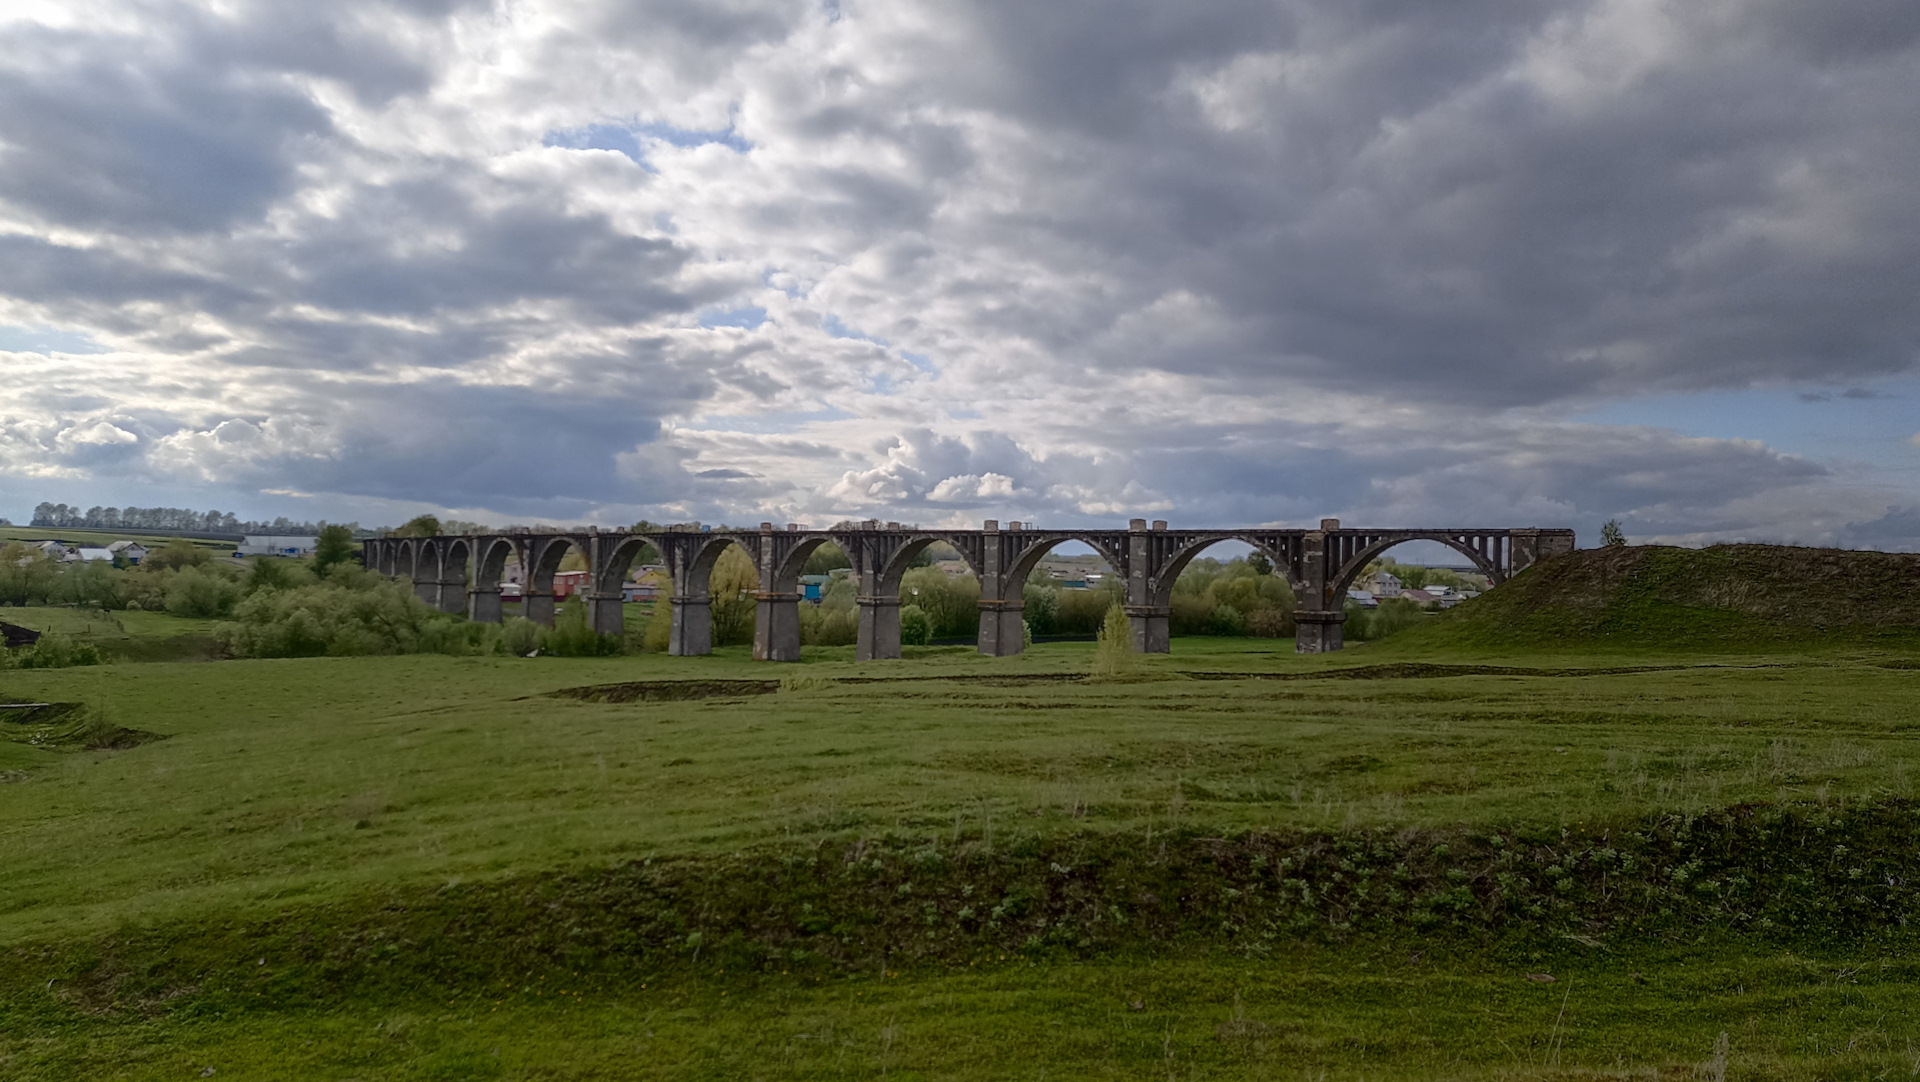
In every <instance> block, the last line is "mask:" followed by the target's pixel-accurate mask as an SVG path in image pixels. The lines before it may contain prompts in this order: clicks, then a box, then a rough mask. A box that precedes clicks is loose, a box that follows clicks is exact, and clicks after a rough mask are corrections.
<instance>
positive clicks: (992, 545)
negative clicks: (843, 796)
mask: <svg viewBox="0 0 1920 1082" xmlns="http://www.w3.org/2000/svg"><path fill="white" fill-rule="evenodd" d="M829 541H831V542H833V543H834V544H837V545H839V546H840V548H841V549H842V550H844V551H845V552H846V554H847V558H848V559H849V560H850V561H851V562H852V564H853V571H852V574H853V578H854V583H855V586H856V587H857V588H858V591H859V598H858V604H859V607H860V634H859V647H858V651H857V656H858V657H859V658H860V659H861V660H863V661H870V660H880V659H885V658H897V657H899V656H900V581H901V578H902V577H903V576H904V575H905V574H906V571H907V568H908V567H910V566H911V565H912V563H913V559H914V557H916V556H918V555H919V554H920V552H921V551H922V550H924V549H925V548H926V547H927V546H929V545H932V544H934V543H936V542H941V543H945V544H947V545H950V546H952V547H953V548H954V549H955V550H956V551H958V552H959V553H960V557H961V559H963V560H965V561H966V563H967V565H968V566H969V567H971V568H972V569H973V572H974V574H975V575H977V576H979V579H980V633H979V649H980V652H981V653H983V654H989V655H994V656H1009V655H1013V654H1018V653H1020V652H1021V650H1022V649H1024V638H1025V635H1024V622H1025V621H1024V616H1023V611H1022V610H1023V609H1024V607H1025V603H1024V601H1023V600H1022V598H1023V597H1024V595H1025V591H1026V584H1027V578H1028V576H1029V575H1030V574H1031V573H1032V572H1033V569H1034V568H1035V567H1037V566H1039V563H1040V561H1041V559H1042V558H1044V557H1045V556H1046V554H1047V553H1048V552H1051V551H1052V550H1053V549H1054V548H1055V547H1056V546H1058V545H1060V544H1063V543H1065V542H1068V541H1079V542H1082V543H1084V544H1086V545H1089V546H1091V547H1092V548H1093V549H1094V550H1095V551H1097V552H1098V553H1099V554H1100V556H1101V558H1102V559H1103V560H1105V561H1106V562H1107V564H1108V566H1110V567H1111V568H1113V570H1114V572H1115V573H1116V574H1117V575H1119V576H1120V578H1121V579H1122V581H1123V582H1124V583H1125V584H1126V586H1125V601H1124V605H1123V611H1125V613H1126V614H1127V618H1128V620H1129V621H1130V622H1131V623H1132V625H1133V641H1134V646H1135V647H1136V648H1137V649H1139V650H1140V651H1142V652H1144V653H1152V654H1164V653H1166V652H1167V651H1168V650H1169V649H1171V646H1172V641H1171V635H1170V628H1169V616H1170V614H1171V612H1172V599H1173V584H1174V582H1175V581H1176V580H1177V579H1178V578H1179V577H1180V572H1181V571H1183V570H1185V569H1186V566H1187V564H1188V563H1189V562H1191V561H1192V560H1193V558H1194V557H1196V556H1198V555H1199V554H1200V553H1201V552H1202V551H1203V550H1205V549H1206V548H1208V547H1210V546H1212V545H1214V544H1216V543H1218V542H1221V541H1239V542H1242V543H1244V544H1247V545H1250V546H1252V547H1253V548H1254V549H1255V550H1257V551H1259V552H1261V553H1263V554H1265V555H1266V557H1267V559H1268V560H1270V561H1272V563H1273V567H1274V572H1275V573H1276V574H1282V575H1285V576H1286V579H1287V582H1288V584H1289V585H1291V586H1292V588H1293V593H1294V597H1295V598H1296V600H1297V602H1298V604H1299V606H1300V607H1299V609H1298V610H1297V611H1296V612H1295V613H1294V621H1295V625H1296V627H1297V628H1298V634H1297V636H1296V638H1295V649H1297V650H1298V651H1300V652H1301V653H1309V654H1310V653H1322V652H1325V651H1329V650H1338V649H1340V648H1341V646H1342V627H1341V625H1342V624H1343V623H1344V622H1345V620H1346V616H1345V614H1344V612H1343V611H1342V610H1343V609H1344V607H1345V601H1346V594H1347V590H1348V588H1349V587H1351V586H1352V584H1353V581H1354V579H1355V578H1357V577H1358V575H1359V574H1360V572H1361V570H1362V569H1363V568H1365V567H1366V565H1367V564H1368V563H1370V562H1371V561H1372V560H1373V559H1374V558H1375V557H1377V556H1379V555H1380V554H1381V553H1383V552H1385V551H1387V550H1388V549H1390V548H1392V547H1394V546H1395V545H1400V544H1404V543H1406V542H1408V541H1434V542H1438V543H1440V544H1443V545H1446V546H1448V547H1449V548H1452V549H1453V550H1455V551H1457V552H1459V553H1461V554H1462V555H1464V556H1466V557H1467V558H1468V559H1469V560H1470V561H1472V562H1473V564H1474V566H1476V567H1478V568H1479V569H1480V570H1481V572H1482V573H1484V574H1485V575H1486V576H1487V577H1488V578H1489V579H1490V580H1492V582H1493V583H1494V584H1495V585H1498V584H1499V583H1502V582H1505V581H1506V580H1507V578H1509V577H1510V576H1512V575H1514V574H1517V573H1518V572H1520V571H1523V570H1525V569H1526V568H1528V567H1530V566H1532V565H1533V564H1535V563H1537V562H1539V561H1540V560H1543V559H1546V558H1547V557H1549V556H1554V555H1558V554H1560V553H1563V552H1571V551H1572V550H1573V547H1574V535H1573V531H1572V530H1562V529H1540V528H1527V529H1400V530H1356V529H1344V528H1342V527H1341V525H1340V523H1339V521H1338V520H1337V519H1322V520H1321V522H1320V525H1319V528H1318V529H1312V530H1305V529H1280V528H1276V527H1264V526H1263V527H1250V528H1246V529H1226V530H1174V529H1169V528H1168V526H1167V524H1166V523H1165V522H1161V521H1156V522H1153V523H1148V522H1147V520H1145V519H1134V520H1133V521H1132V522H1130V523H1129V524H1128V527H1127V528H1126V529H1124V530H1043V529H1039V528H1037V527H1035V526H1033V525H1032V524H1030V523H1021V522H1010V523H1008V524H1007V525H1006V527H1005V528H1002V527H1001V525H1000V523H998V522H997V521H991V520H990V521H988V522H987V523H986V524H985V525H984V526H983V527H982V528H981V529H978V530H922V529H920V528H918V527H912V526H903V525H901V524H899V523H897V522H889V523H880V522H873V521H870V522H865V523H859V524H856V525H853V526H851V527H845V528H835V529H831V530H808V529H804V528H802V527H800V526H796V525H789V526H788V527H787V528H786V529H784V530H776V529H774V528H773V524H772V523H764V522H763V523H761V524H760V528H759V529H758V530H711V529H707V528H704V527H700V526H697V525H695V526H682V527H675V528H671V529H667V530H662V531H659V532H656V533H646V534H640V533H632V532H629V531H624V530H623V531H605V532H603V531H601V530H598V529H593V528H589V529H586V530H584V531H541V532H533V531H520V532H515V533H502V534H486V535H476V536H463V537H421V538H393V537H383V538H374V539H371V540H368V541H366V542H364V551H363V555H364V558H365V561H366V566H368V567H370V568H374V569H376V570H378V571H380V572H382V573H383V574H388V575H392V576H395V577H398V578H406V579H410V580H411V581H412V582H413V584H414V589H415V591H416V592H417V593H418V595H419V596H420V598H421V600H423V601H426V602H427V603H428V604H430V605H434V606H435V607H437V608H440V609H442V610H443V611H446V612H465V613H467V614H468V615H469V616H470V617H471V618H472V619H475V620H485V621H495V622H497V621H498V620H499V619H500V618H501V601H500V582H501V578H502V576H503V574H504V569H505V567H506V562H507V559H508V557H509V556H511V557H514V558H515V559H516V560H517V561H518V562H519V564H520V566H521V567H522V568H524V569H526V581H525V582H524V583H523V584H522V598H523V601H522V611H523V612H524V613H525V614H526V617H527V618H528V619H530V620H535V621H538V622H540V623H545V624H552V623H553V618H554V596H553V576H554V575H555V573H556V572H558V570H559V568H560V563H561V561H562V560H563V559H565V558H566V555H567V554H568V553H569V552H578V553H579V554H581V556H582V557H583V558H584V559H585V561H586V565H587V568H588V572H589V573H588V576H587V577H588V582H589V586H588V589H587V590H586V591H585V592H586V598H587V606H588V618H589V620H590V621H591V623H592V626H593V628H594V630H596V631H598V632H600V633H601V634H603V635H620V634H623V633H624V631H625V620H624V610H623V609H622V607H621V601H620V597H621V586H622V584H623V583H624V582H625V581H626V577H627V573H628V572H629V571H630V570H631V569H632V567H633V565H634V564H635V563H636V562H637V561H638V559H639V557H640V556H641V554H642V553H643V552H645V551H647V550H648V549H651V550H652V551H653V552H654V553H656V554H657V556H658V559H659V561H660V562H662V563H664V564H665V565H666V567H667V570H668V573H669V574H670V575H671V576H672V579H673V589H672V592H671V594H670V595H669V597H668V598H667V602H668V604H669V605H670V606H671V607H672V634H671V635H670V636H669V644H668V652H669V653H672V654H675V655H683V656H684V655H691V654H705V653H709V652H711V651H712V649H713V611H712V601H713V599H712V596H711V594H710V592H709V581H710V576H711V574H712V572H713V565H714V564H715V563H716V562H717V561H718V560H719V558H720V555H721V553H722V552H724V551H725V549H726V547H727V546H728V545H739V546H740V547H741V549H742V550H744V551H745V552H746V554H747V555H748V557H750V558H751V559H752V560H753V563H754V566H755V568H756V569H757V570H758V577H759V590H758V591H757V592H756V593H755V595H754V599H755V617H754V639H753V656H754V657H756V658H758V659H761V660H764V661H798V660H799V658H800V612H799V605H800V593H799V580H800V570H801V568H803V567H804V566H805V565H806V561H807V557H808V556H810V555H812V553H813V550H814V549H816V548H818V547H820V546H821V545H822V544H825V543H827V542H829ZM469 568H471V569H472V570H471V573H470V572H469Z"/></svg>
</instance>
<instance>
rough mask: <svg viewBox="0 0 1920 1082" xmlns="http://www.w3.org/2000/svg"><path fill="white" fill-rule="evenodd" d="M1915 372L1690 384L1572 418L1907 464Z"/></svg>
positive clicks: (1917, 385)
mask: <svg viewBox="0 0 1920 1082" xmlns="http://www.w3.org/2000/svg"><path fill="white" fill-rule="evenodd" d="M1916 404H1920V377H1917V376H1901V377H1894V378H1889V379H1880V380H1872V381H1866V382H1860V383H1853V384H1847V385H1844V386H1834V387H1821V386H1805V385H1801V386H1796V387H1763V388H1744V389H1737V390H1723V391H1695V392H1691V393H1685V394H1670V395H1657V396H1654V397H1651V398H1641V399H1629V400H1626V401H1621V402H1611V403H1608V404H1607V405H1604V406H1599V407H1596V408H1594V409H1590V410H1586V411H1583V412H1581V413H1577V414H1575V415H1574V416H1573V417H1572V418H1571V419H1572V420H1575V421H1587V422H1591V423H1594V424H1606V425H1647V426H1651V427H1655V428H1666V429H1671V430H1673V431H1675V432H1679V433H1681V434H1682V435H1687V436H1701V437H1708V438H1713V439H1749V440H1760V441H1761V442H1763V443H1765V444H1766V445H1767V446H1768V447H1771V448H1773V449H1774V450H1777V451H1784V452H1786V453H1788V454H1795V455H1800V456H1803V457H1805V458H1810V459H1815V460H1833V459H1848V460H1851V461H1855V462H1860V463H1867V464H1873V465H1879V466H1884V467H1890V468H1894V469H1899V470H1902V471H1906V470H1911V469H1913V468H1914V466H1915V465H1916V463H1915V461H1914V459H1915V455H1914V447H1913V444H1912V443H1911V440H1912V438H1913V436H1914V434H1915V431H1916V430H1917V429H1920V410H1917V409H1915V406H1916Z"/></svg>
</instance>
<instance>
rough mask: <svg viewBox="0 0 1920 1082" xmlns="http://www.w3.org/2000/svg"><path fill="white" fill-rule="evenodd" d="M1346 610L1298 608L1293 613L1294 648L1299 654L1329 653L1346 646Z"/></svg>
mask: <svg viewBox="0 0 1920 1082" xmlns="http://www.w3.org/2000/svg"><path fill="white" fill-rule="evenodd" d="M1346 622H1347V614H1346V613H1345V612H1330V611H1327V610H1325V609H1296V610H1295V611H1294V614H1293V649H1294V652H1295V653H1299V654H1327V653H1332V652H1333V651H1335V650H1339V649H1343V648H1344V647H1345V628H1344V626H1343V625H1345V624H1346Z"/></svg>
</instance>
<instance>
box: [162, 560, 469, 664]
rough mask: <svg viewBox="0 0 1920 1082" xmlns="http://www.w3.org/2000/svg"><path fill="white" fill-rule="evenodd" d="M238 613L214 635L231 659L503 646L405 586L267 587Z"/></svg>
mask: <svg viewBox="0 0 1920 1082" xmlns="http://www.w3.org/2000/svg"><path fill="white" fill-rule="evenodd" d="M181 574H182V575H184V574H187V572H182V573H181ZM233 618H234V622H233V623H226V624H221V625H220V626H219V627H218V628H216V629H215V631H214V634H215V637H216V638H218V639H219V640H220V642H221V644H222V645H223V646H224V647H225V648H226V650H227V652H228V653H229V654H231V655H232V656H234V657H319V656H323V655H331V656H353V655H361V654H419V653H439V654H475V653H493V652H496V651H498V650H499V649H501V647H502V641H501V636H502V632H501V630H500V629H499V628H497V627H494V626H492V625H489V624H475V623H469V622H467V621H466V620H464V619H461V618H459V617H456V616H450V615H448V614H446V613H443V612H438V611H436V610H435V609H433V607H432V606H429V605H428V604H427V603H426V602H424V601H421V600H420V599H419V598H417V597H415V596H414V595H413V591H412V590H410V589H408V588H407V587H406V586H405V585H404V584H401V583H388V584H384V585H381V586H377V587H374V588H372V589H365V590H350V589H346V588H344V587H342V586H338V585H334V584H332V583H331V582H328V583H323V584H319V585H314V586H302V587H299V588H296V589H292V590H263V591H261V592H259V593H257V594H253V595H251V596H249V597H247V598H246V599H245V600H243V601H241V602H240V603H238V604H237V605H235V606H234V607H233Z"/></svg>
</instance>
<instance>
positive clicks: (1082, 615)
mask: <svg viewBox="0 0 1920 1082" xmlns="http://www.w3.org/2000/svg"><path fill="white" fill-rule="evenodd" d="M1123 589H1124V587H1123V586H1122V585H1121V583H1120V582H1119V580H1117V579H1110V580H1108V581H1107V582H1104V583H1102V584H1101V585H1100V586H1099V587H1098V588H1097V589H1092V590H1060V591H1058V595H1059V600H1058V603H1057V607H1056V609H1055V610H1054V614H1053V631H1052V634H1055V635H1098V634H1099V633H1100V626H1101V624H1102V623H1104V622H1105V621H1106V618H1107V610H1108V609H1110V608H1112V607H1113V606H1115V605H1118V604H1120V603H1121V592H1122V590H1123Z"/></svg>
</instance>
